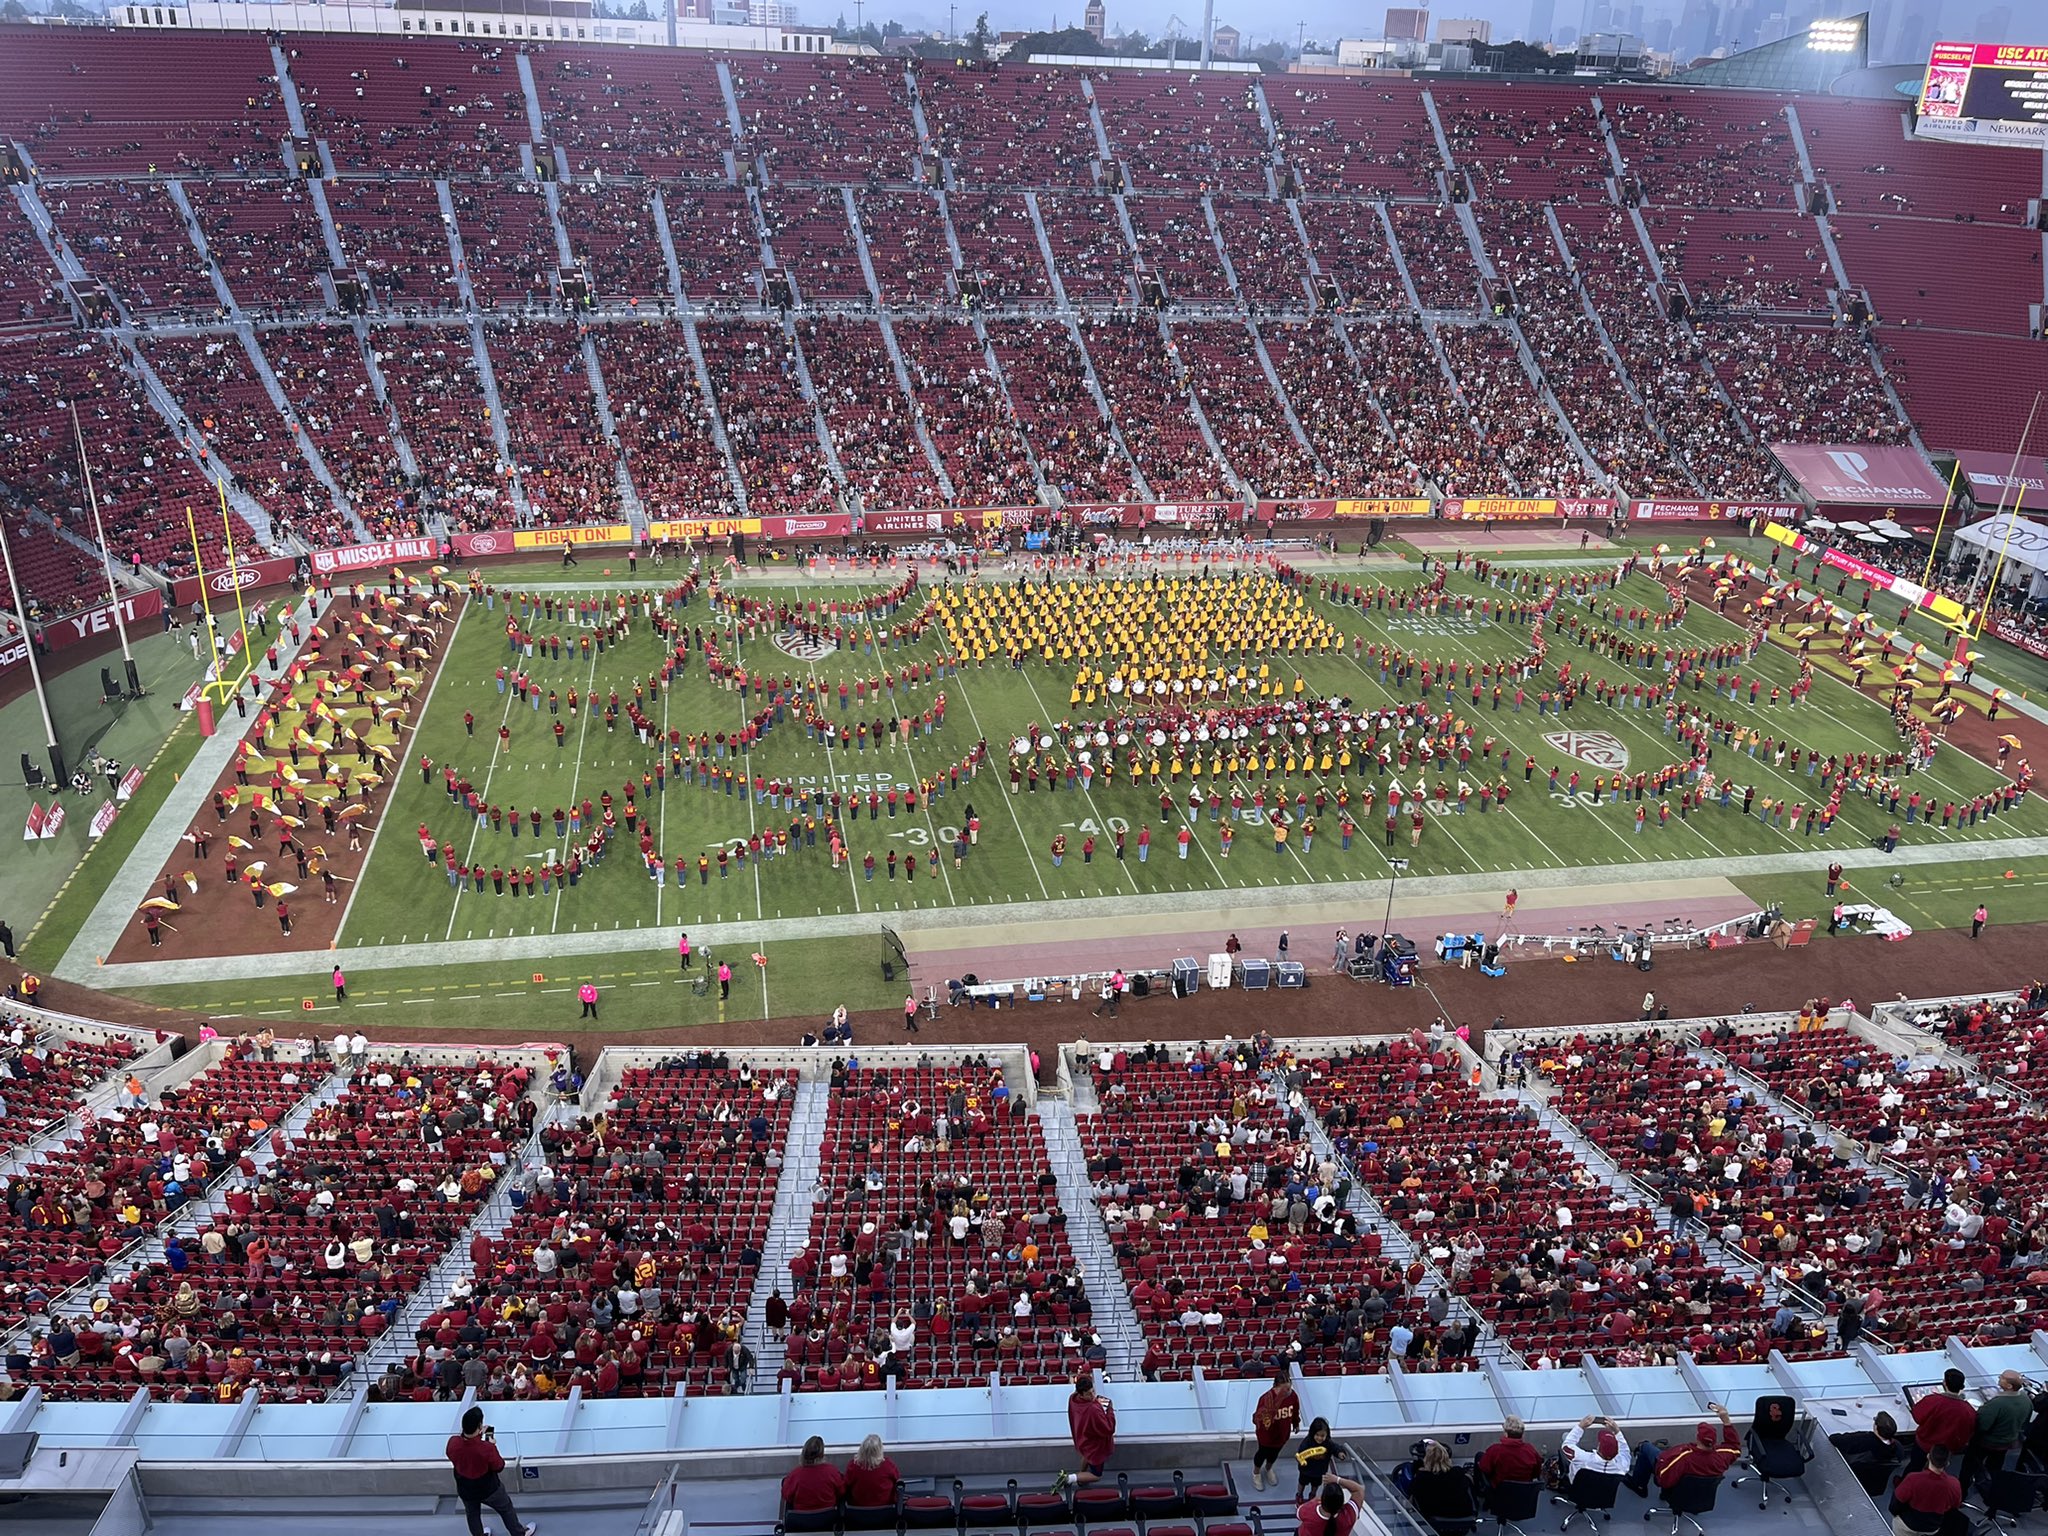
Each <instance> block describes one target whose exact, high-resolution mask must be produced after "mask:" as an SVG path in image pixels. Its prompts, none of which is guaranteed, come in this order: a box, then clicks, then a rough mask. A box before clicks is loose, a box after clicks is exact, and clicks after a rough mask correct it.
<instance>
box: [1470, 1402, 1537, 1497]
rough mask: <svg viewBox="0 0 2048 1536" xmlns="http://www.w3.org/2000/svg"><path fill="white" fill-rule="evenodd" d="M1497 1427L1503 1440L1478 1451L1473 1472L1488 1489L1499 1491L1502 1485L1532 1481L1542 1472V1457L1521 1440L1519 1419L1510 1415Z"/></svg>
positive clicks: (1520, 1421) (1532, 1447)
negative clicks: (1497, 1489) (1477, 1458)
mask: <svg viewBox="0 0 2048 1536" xmlns="http://www.w3.org/2000/svg"><path fill="white" fill-rule="evenodd" d="M1500 1427H1501V1431H1502V1433H1503V1435H1504V1436H1505V1437H1506V1438H1504V1439H1500V1440H1496V1441H1494V1442H1493V1444H1491V1445H1489V1446H1488V1447H1487V1448H1486V1449H1485V1450H1483V1451H1481V1452H1480V1453H1479V1460H1478V1461H1476V1462H1474V1463H1473V1466H1472V1470H1473V1471H1474V1472H1476V1473H1478V1474H1479V1480H1480V1482H1482V1483H1484V1484H1485V1485H1486V1486H1487V1487H1489V1488H1498V1487H1499V1486H1500V1485H1501V1484H1502V1483H1526V1482H1531V1481H1533V1480H1534V1479H1535V1478H1536V1477H1537V1476H1538V1475H1539V1474H1540V1473H1541V1472H1542V1470H1543V1453H1542V1452H1541V1451H1539V1450H1537V1449H1536V1447H1535V1446H1533V1445H1531V1444H1530V1443H1529V1442H1528V1441H1527V1440H1525V1439H1524V1438H1523V1437H1522V1436H1523V1424H1522V1418H1521V1415H1520V1414H1515V1413H1511V1414H1509V1415H1508V1416H1507V1417H1506V1418H1505V1419H1503V1420H1501V1425H1500Z"/></svg>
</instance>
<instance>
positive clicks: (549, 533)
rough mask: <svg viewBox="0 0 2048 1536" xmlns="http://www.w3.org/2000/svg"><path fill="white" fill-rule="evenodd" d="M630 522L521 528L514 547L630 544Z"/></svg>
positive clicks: (516, 534)
mask: <svg viewBox="0 0 2048 1536" xmlns="http://www.w3.org/2000/svg"><path fill="white" fill-rule="evenodd" d="M632 542H633V528H632V525H631V524H630V523H591V524H589V525H587V526H584V527H578V528H521V529H519V530H518V531H517V532H516V533H514V534H513V535H512V547H513V548H514V549H560V548H561V547H562V546H563V545H565V544H630V543H632Z"/></svg>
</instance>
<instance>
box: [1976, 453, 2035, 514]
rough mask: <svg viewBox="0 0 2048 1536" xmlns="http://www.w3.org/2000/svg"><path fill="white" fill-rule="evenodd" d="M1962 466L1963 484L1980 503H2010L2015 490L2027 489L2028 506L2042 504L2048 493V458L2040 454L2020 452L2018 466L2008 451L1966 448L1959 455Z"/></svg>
mask: <svg viewBox="0 0 2048 1536" xmlns="http://www.w3.org/2000/svg"><path fill="white" fill-rule="evenodd" d="M1956 462H1957V463H1958V464H1960V465H1961V466H1962V468H1963V484H1965V485H1966V486H1968V487H1969V488H1970V495H1971V496H1972V497H1973V498H1975V500H1976V501H1977V504H1978V505H1979V506H1985V507H1995V506H1998V505H2000V504H2001V503H2010V502H2011V501H2012V500H2013V492H2015V491H2024V492H2026V497H2027V505H2028V506H2029V507H2039V506H2041V505H2042V504H2043V503H2042V500H2041V498H2042V497H2043V496H2044V495H2048V459H2044V458H2042V457H2041V456H2040V455H2038V454H2021V455H2020V458H2019V463H2018V466H2017V467H2015V466H2014V463H2013V456H2012V455H2011V454H2009V453H1984V452H1981V451H1979V450H1978V449H1975V448H1965V449H1963V450H1962V451H1961V452H1960V453H1958V454H1957V455H1956Z"/></svg>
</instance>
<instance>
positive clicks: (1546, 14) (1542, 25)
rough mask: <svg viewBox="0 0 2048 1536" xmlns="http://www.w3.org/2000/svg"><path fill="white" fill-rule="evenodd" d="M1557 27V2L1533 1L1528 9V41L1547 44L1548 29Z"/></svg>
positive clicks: (1548, 0) (1551, 0)
mask: <svg viewBox="0 0 2048 1536" xmlns="http://www.w3.org/2000/svg"><path fill="white" fill-rule="evenodd" d="M1556 25H1557V0H1534V3H1533V4H1532V5H1531V6H1530V7H1529V41H1530V42H1532V43H1547V42H1549V41H1550V29H1551V28H1552V27H1554V26H1556Z"/></svg>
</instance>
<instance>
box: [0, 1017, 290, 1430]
mask: <svg viewBox="0 0 2048 1536" xmlns="http://www.w3.org/2000/svg"><path fill="white" fill-rule="evenodd" d="M321 1076H322V1074H321V1072H320V1071H319V1070H318V1069H317V1068H310V1067H305V1066H300V1065H295V1064H293V1063H290V1062H283V1061H264V1060H261V1059H255V1058H252V1057H248V1056H237V1055H232V1054H231V1055H229V1056H227V1057H224V1058H223V1059H222V1060H220V1061H217V1062H215V1063H214V1064H213V1065H211V1066H209V1067H207V1068H206V1069H205V1070H204V1071H202V1072H201V1073H200V1074H199V1075H198V1076H197V1077H195V1078H193V1079H191V1080H190V1081H188V1082H186V1083H184V1084H182V1085H180V1086H179V1087H178V1088H177V1089H175V1090H170V1091H166V1092H164V1093H161V1094H157V1095H151V1096H149V1097H148V1101H147V1103H146V1104H144V1105H139V1106H138V1105H135V1104H134V1103H133V1102H132V1101H131V1102H130V1103H129V1104H127V1105H121V1106H117V1107H116V1108H114V1109H112V1110H109V1111H108V1112H107V1113H105V1114H103V1115H99V1116H96V1117H95V1118H94V1119H93V1120H92V1122H91V1123H90V1124H89V1125H86V1126H84V1127H82V1128H81V1129H80V1131H79V1133H78V1134H76V1135H74V1136H71V1137H68V1138H66V1139H64V1140H62V1141H59V1142H57V1143H56V1144H55V1145H52V1146H47V1147H43V1148H40V1149H38V1150H37V1151H36V1152H35V1154H34V1155H33V1156H32V1157H31V1158H30V1159H29V1160H28V1161H27V1162H26V1164H25V1165H24V1166H23V1167H22V1168H21V1169H20V1171H19V1172H17V1173H13V1174H9V1175H6V1176H4V1177H0V1187H4V1194H0V1198H4V1201H5V1204H6V1206H7V1209H8V1211H9V1212H10V1213H11V1214H10V1219H9V1221H8V1234H7V1235H8V1250H7V1251H8V1268H7V1272H6V1277H5V1279H4V1280H0V1326H4V1327H6V1328H8V1329H14V1328H18V1327H20V1326H21V1325H22V1324H23V1323H24V1322H26V1321H27V1320H28V1319H30V1318H32V1317H47V1318H49V1319H51V1320H52V1322H53V1323H54V1320H55V1319H57V1318H60V1317H66V1316H69V1315H71V1314H72V1313H74V1312H84V1311H85V1309H86V1306H87V1303H88V1301H89V1299H90V1293H91V1291H92V1290H93V1289H94V1288H96V1287H97V1286H99V1285H100V1284H101V1282H103V1281H105V1280H106V1278H107V1276H108V1273H109V1270H110V1268H111V1267H112V1266H114V1265H116V1264H118V1263H120V1262H121V1261H122V1260H123V1259H124V1258H125V1257H126V1256H128V1255H129V1254H130V1252H131V1250H135V1249H136V1248H137V1246H138V1245H139V1244H141V1243H143V1242H145V1241H146V1240H147V1239H148V1237H149V1236H150V1234H151V1233H152V1232H154V1231H155V1229H156V1227H157V1226H158V1224H159V1223H162V1222H164V1221H167V1220H170V1219H172V1218H174V1217H177V1216H178V1215H179V1214H180V1213H181V1212H183V1211H184V1210H185V1208H186V1207H187V1206H188V1205H191V1204H192V1203H194V1202H196V1201H198V1200H200V1199H202V1198H204V1197H206V1196H208V1195H210V1194H212V1193H213V1192H215V1191H216V1190H217V1189H218V1188H219V1187H220V1186H221V1185H222V1183H223V1182H224V1181H226V1180H229V1179H235V1180H238V1181H242V1182H243V1183H245V1184H246V1186H247V1187H248V1188H250V1189H251V1191H252V1192H253V1189H254V1186H255V1184H256V1181H257V1180H258V1177H259V1170H258V1164H257V1161H256V1154H257V1153H259V1152H260V1151H262V1150H264V1149H266V1148H267V1147H274V1146H276V1145H277V1144H278V1140H279V1138H277V1137H276V1135H275V1131H274V1128H275V1127H277V1126H278V1124H279V1123H280V1122H281V1121H282V1120H283V1119H284V1117H285V1116H286V1114H287V1113H289V1112H290V1110H291V1109H292V1107H293V1106H294V1105H296V1104H297V1103H298V1102H299V1101H300V1100H301V1099H303V1098H304V1097H305V1096H306V1095H307V1094H308V1093H309V1092H310V1091H312V1089H313V1088H314V1087H315V1086H317V1084H318V1082H319V1080H320V1078H321ZM308 1193H310V1191H308ZM251 1207H252V1209H253V1198H252V1200H251ZM199 1246H200V1245H199V1244H197V1243H194V1245H193V1248H194V1250H195V1252H194V1253H193V1258H194V1260H195V1262H197V1261H198V1260H199V1257H200V1255H199V1252H197V1251H196V1250H198V1249H199ZM226 1262H227V1261H226V1260H225V1257H224V1256H223V1257H222V1259H221V1260H220V1263H221V1264H222V1267H223V1271H225V1267H226ZM235 1263H236V1271H235V1273H236V1278H237V1280H238V1281H240V1280H242V1279H244V1278H246V1279H249V1280H254V1281H258V1282H261V1281H265V1280H267V1279H269V1278H270V1276H271V1273H272V1272H271V1271H270V1270H269V1268H268V1267H267V1266H266V1265H264V1264H263V1263H262V1262H261V1256H260V1255H259V1263H258V1265H257V1266H256V1267H254V1268H253V1269H250V1268H249V1267H248V1266H247V1265H246V1263H245V1255H244V1254H242V1253H237V1254H236V1258H235ZM117 1283H118V1282H117ZM121 1299H125V1297H123V1298H121ZM206 1310H207V1311H208V1312H209V1313H211V1311H212V1310H213V1309H212V1307H211V1306H210V1305H209V1306H208V1307H207V1309H206ZM186 1315H187V1316H188V1317H190V1318H192V1319H195V1320H196V1319H197V1318H198V1311H197V1309H194V1310H193V1311H192V1312H190V1313H188V1314H186ZM82 1322H83V1320H81V1323H82ZM83 1332H84V1329H83V1326H81V1328H80V1333H81V1335H82V1334H83ZM41 1340H42V1334H41V1332H40V1331H39V1332H38V1333H37V1335H36V1337H35V1345H36V1347H35V1348H33V1349H32V1350H31V1351H30V1354H31V1359H32V1361H33V1364H32V1365H31V1379H32V1380H38V1381H40V1382H42V1383H44V1384H51V1383H54V1382H56V1381H62V1382H63V1390H64V1392H65V1394H66V1395H69V1396H88V1395H90V1396H102V1397H104V1396H115V1395H121V1396H125V1395H126V1394H127V1392H132V1391H133V1390H134V1382H133V1381H132V1379H131V1380H129V1381H127V1382H126V1383H123V1382H121V1381H119V1380H117V1379H115V1378H114V1377H112V1376H111V1375H108V1376H104V1377H103V1376H102V1375H101V1374H100V1372H101V1369H102V1368H103V1367H107V1366H109V1365H110V1364H111V1359H110V1357H111V1355H112V1352H113V1346H114V1343H115V1342H116V1341H115V1340H113V1339H108V1338H101V1339H100V1340H98V1341H97V1344H96V1345H95V1358H94V1359H93V1360H92V1363H91V1365H90V1367H89V1368H88V1367H86V1365H85V1360H84V1355H85V1350H84V1348H83V1347H81V1348H80V1350H79V1351H78V1354H79V1357H80V1358H79V1360H78V1361H77V1362H75V1363H74V1364H72V1365H69V1366H66V1365H62V1364H59V1363H58V1362H57V1361H56V1360H55V1359H53V1358H50V1357H49V1355H48V1352H47V1351H46V1350H45V1349H44V1348H43V1347H42V1343H41ZM83 1344H84V1340H83V1338H82V1337H81V1345H83ZM72 1371H77V1372H79V1374H78V1375H77V1376H71V1375H69V1374H67V1373H69V1372H72ZM124 1386H125V1390H123V1388H124Z"/></svg>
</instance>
